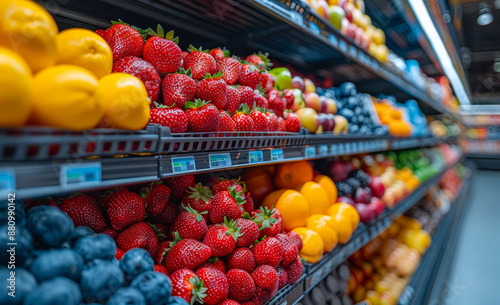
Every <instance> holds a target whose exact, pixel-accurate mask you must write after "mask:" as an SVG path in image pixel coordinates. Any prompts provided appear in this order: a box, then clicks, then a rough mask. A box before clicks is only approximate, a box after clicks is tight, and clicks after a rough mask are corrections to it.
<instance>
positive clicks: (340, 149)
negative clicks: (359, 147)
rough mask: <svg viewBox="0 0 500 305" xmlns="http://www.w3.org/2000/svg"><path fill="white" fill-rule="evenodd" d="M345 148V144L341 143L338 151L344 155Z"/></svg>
mask: <svg viewBox="0 0 500 305" xmlns="http://www.w3.org/2000/svg"><path fill="white" fill-rule="evenodd" d="M344 147H345V146H344V143H339V144H338V148H339V149H338V151H339V154H343V153H344V150H345V148H344Z"/></svg>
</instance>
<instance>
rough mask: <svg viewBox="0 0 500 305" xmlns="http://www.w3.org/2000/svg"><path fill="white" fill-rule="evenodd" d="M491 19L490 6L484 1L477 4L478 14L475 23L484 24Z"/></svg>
mask: <svg viewBox="0 0 500 305" xmlns="http://www.w3.org/2000/svg"><path fill="white" fill-rule="evenodd" d="M492 21H493V15H492V14H491V10H490V7H489V6H488V4H486V3H481V4H479V16H478V17H477V24H479V25H481V26H484V25H488V24H490V23H491V22H492Z"/></svg>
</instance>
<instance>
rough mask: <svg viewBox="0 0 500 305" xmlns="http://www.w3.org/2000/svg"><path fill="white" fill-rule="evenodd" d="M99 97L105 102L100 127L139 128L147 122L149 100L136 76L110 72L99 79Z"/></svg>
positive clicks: (144, 88)
mask: <svg viewBox="0 0 500 305" xmlns="http://www.w3.org/2000/svg"><path fill="white" fill-rule="evenodd" d="M98 95H99V99H100V100H101V101H103V103H104V104H105V111H104V118H103V120H102V122H101V126H102V127H106V128H119V129H129V130H139V129H143V128H144V127H146V125H147V124H148V122H149V115H150V107H149V104H151V100H150V99H149V97H148V92H147V91H146V87H144V84H143V83H142V81H141V80H140V79H138V78H137V77H135V76H133V75H130V74H125V73H111V74H109V75H106V76H104V77H103V78H101V80H100V81H99V94H98Z"/></svg>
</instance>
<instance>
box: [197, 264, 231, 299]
mask: <svg viewBox="0 0 500 305" xmlns="http://www.w3.org/2000/svg"><path fill="white" fill-rule="evenodd" d="M196 275H197V276H198V278H199V279H200V281H202V282H203V286H204V287H206V288H207V291H206V293H207V295H206V296H205V297H204V298H203V303H204V304H207V305H215V304H217V303H219V302H221V301H223V300H224V299H226V298H227V295H228V294H229V283H228V281H227V277H226V275H225V274H224V273H222V272H220V271H219V270H217V269H215V268H201V269H198V271H196Z"/></svg>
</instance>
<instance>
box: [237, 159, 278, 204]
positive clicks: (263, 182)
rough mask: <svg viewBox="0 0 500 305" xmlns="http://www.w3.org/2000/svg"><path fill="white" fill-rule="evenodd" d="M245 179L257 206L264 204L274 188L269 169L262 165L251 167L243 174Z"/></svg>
mask: <svg viewBox="0 0 500 305" xmlns="http://www.w3.org/2000/svg"><path fill="white" fill-rule="evenodd" d="M242 179H243V181H245V184H246V186H247V189H248V191H249V192H250V194H252V199H253V201H254V203H255V205H256V206H259V205H261V204H262V201H263V200H264V198H265V197H266V196H267V195H268V194H269V193H271V192H272V191H273V190H274V186H273V180H272V178H271V175H270V174H269V172H268V171H266V170H265V169H263V168H262V167H254V168H250V169H248V170H247V171H245V173H244V174H243V177H242Z"/></svg>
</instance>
